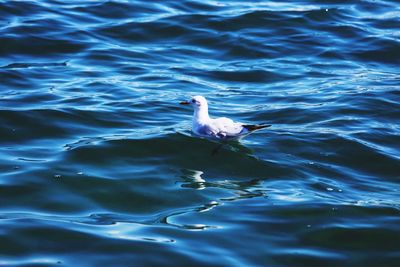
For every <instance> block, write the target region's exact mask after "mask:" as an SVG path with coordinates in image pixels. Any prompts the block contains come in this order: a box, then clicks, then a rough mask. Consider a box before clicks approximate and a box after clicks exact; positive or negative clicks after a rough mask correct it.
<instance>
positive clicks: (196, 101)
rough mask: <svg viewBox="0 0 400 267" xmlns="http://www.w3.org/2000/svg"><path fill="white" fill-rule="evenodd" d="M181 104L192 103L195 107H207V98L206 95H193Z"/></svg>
mask: <svg viewBox="0 0 400 267" xmlns="http://www.w3.org/2000/svg"><path fill="white" fill-rule="evenodd" d="M180 104H181V105H192V106H193V107H194V108H195V109H200V108H202V107H207V100H206V98H205V97H204V96H201V95H197V96H194V97H192V98H191V99H190V100H189V101H183V102H181V103H180Z"/></svg>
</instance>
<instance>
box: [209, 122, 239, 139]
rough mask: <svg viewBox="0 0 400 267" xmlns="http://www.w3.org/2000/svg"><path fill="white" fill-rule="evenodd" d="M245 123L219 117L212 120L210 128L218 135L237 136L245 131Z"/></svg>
mask: <svg viewBox="0 0 400 267" xmlns="http://www.w3.org/2000/svg"><path fill="white" fill-rule="evenodd" d="M242 125H243V124H241V123H239V122H234V121H232V120H231V119H229V118H225V117H222V118H217V119H213V120H211V123H210V129H211V130H212V132H213V133H214V134H215V135H216V136H218V137H221V138H223V137H227V136H228V137H229V136H236V135H239V134H241V133H242V132H243V130H244V128H243V126H242Z"/></svg>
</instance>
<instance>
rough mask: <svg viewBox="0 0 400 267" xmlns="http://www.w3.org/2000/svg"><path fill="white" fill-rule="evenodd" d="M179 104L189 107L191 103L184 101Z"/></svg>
mask: <svg viewBox="0 0 400 267" xmlns="http://www.w3.org/2000/svg"><path fill="white" fill-rule="evenodd" d="M179 104H181V105H189V104H190V102H188V101H182V102H180V103H179Z"/></svg>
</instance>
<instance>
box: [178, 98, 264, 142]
mask: <svg viewBox="0 0 400 267" xmlns="http://www.w3.org/2000/svg"><path fill="white" fill-rule="evenodd" d="M180 104H181V105H191V106H193V109H194V114H193V124H192V131H193V132H194V133H195V134H196V135H198V136H201V137H207V138H211V139H216V140H234V139H240V138H242V137H244V136H246V135H248V134H251V133H252V132H254V131H256V130H260V129H263V128H267V127H270V126H271V125H270V124H243V123H240V122H234V121H233V120H231V119H229V118H225V117H221V118H216V119H212V118H210V116H209V115H208V104H207V100H206V98H205V97H204V96H194V97H192V99H190V100H189V101H183V102H180Z"/></svg>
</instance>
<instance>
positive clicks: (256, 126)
mask: <svg viewBox="0 0 400 267" xmlns="http://www.w3.org/2000/svg"><path fill="white" fill-rule="evenodd" d="M271 126H272V124H245V125H243V127H244V128H246V129H247V130H249V131H250V132H252V131H256V130H261V129H264V128H268V127H271Z"/></svg>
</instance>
